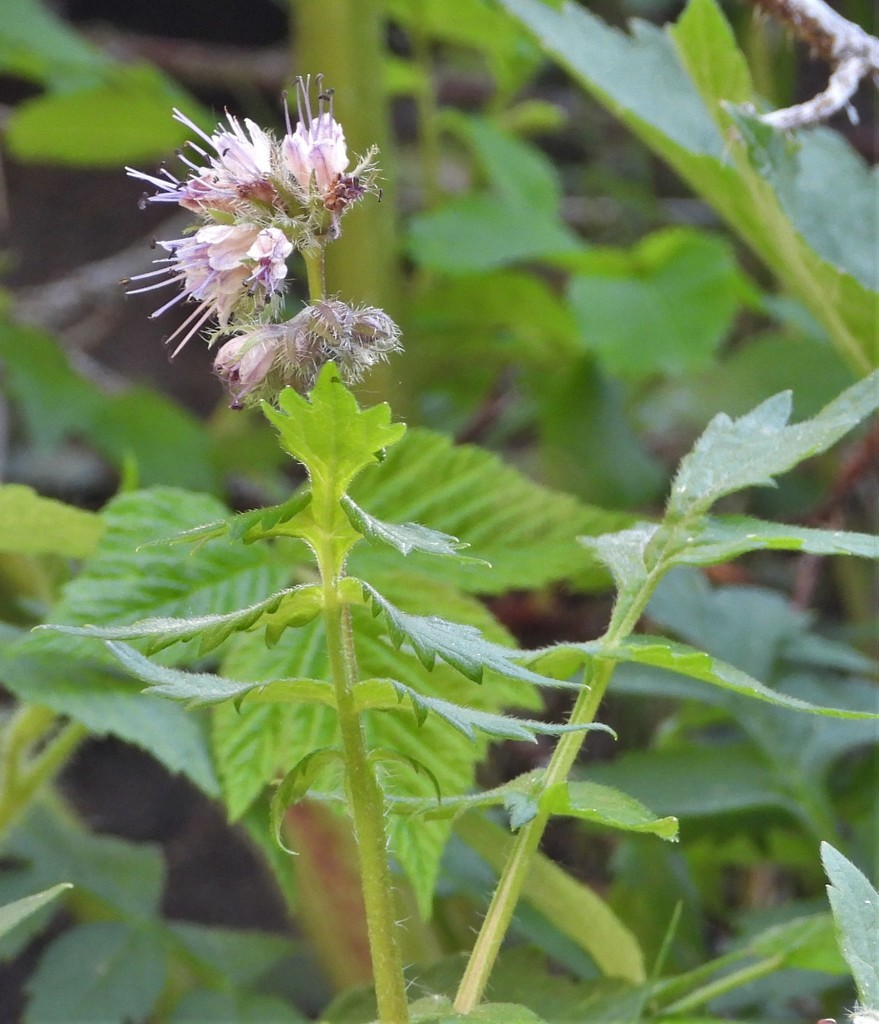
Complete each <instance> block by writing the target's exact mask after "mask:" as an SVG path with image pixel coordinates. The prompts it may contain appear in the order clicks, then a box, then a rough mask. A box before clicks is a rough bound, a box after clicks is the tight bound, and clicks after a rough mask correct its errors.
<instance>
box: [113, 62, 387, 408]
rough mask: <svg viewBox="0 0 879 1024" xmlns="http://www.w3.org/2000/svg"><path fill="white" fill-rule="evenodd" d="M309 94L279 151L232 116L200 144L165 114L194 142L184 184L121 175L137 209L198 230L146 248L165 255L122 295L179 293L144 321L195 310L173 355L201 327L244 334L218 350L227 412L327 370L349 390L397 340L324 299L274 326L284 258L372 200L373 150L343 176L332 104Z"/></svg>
mask: <svg viewBox="0 0 879 1024" xmlns="http://www.w3.org/2000/svg"><path fill="white" fill-rule="evenodd" d="M316 85H317V92H318V96H317V107H316V111H315V109H314V108H313V107H312V98H311V81H310V79H305V80H302V79H300V80H299V81H298V82H297V87H296V93H297V112H298V115H299V120H298V123H297V125H296V127H295V129H294V128H293V127H292V126H291V124H290V115H289V111H287V125H286V127H287V131H286V134H285V135H284V137H283V139H282V140H281V141H280V142H278V141H277V140H276V139H275V138H274V137H273V136H272V135H271V134H270V133H269V132H267V131H264V130H263V129H262V128H260V127H259V125H257V124H255V123H254V122H253V121H250V120H248V119H245V120H244V123H243V125H242V123H241V122H240V121H239V120H238V119H237V118H236V117H234V116H233V115H231V114H227V115H226V122H227V124H226V125H222V124H221V125H218V126H217V128H216V130H215V131H214V132H213V134H210V135H209V134H207V133H206V132H204V131H202V129H200V128H199V127H198V125H196V124H195V123H194V122H193V121H191V120H190V119H189V118H188V117H186V115H184V114H182V113H181V112H180V111H179V110H175V111H174V117H175V118H176V120H178V121H179V122H180V123H181V124H184V125H185V126H186V127H187V128H189V129H191V130H192V131H193V132H194V133H195V134H196V135H197V136H198V137H199V140H200V141H199V142H192V141H190V142H189V143H188V144H187V151H185V152H181V153H179V154H178V155H179V157H180V160H181V161H182V163H183V165H184V166H185V167H186V168H187V174H186V175H185V176H184V177H182V178H177V177H176V176H175V175H174V174H172V173H171V172H170V171H169V170H167V169H165V168H162V169H161V170H160V171H159V172H158V173H157V174H155V175H153V174H146V173H144V172H143V171H139V170H135V169H134V168H130V167H129V168H127V171H128V174H129V175H130V176H131V177H134V178H138V179H140V180H142V181H145V182H147V183H148V184H150V185H151V186H153V187H154V188H155V189H156V192H155V194H153V195H145V196H144V198H143V200H142V204H146V203H176V204H177V205H179V206H181V207H183V208H184V209H186V210H190V211H192V212H193V213H194V214H196V215H198V216H199V218H200V221H201V222H200V224H197V225H195V226H194V229H193V233H192V234H191V235H187V236H185V237H183V238H176V239H172V240H169V241H158V242H157V243H156V244H157V245H158V246H160V247H161V248H162V249H164V250H165V251H166V252H167V253H169V255H168V256H163V257H160V258H159V259H157V260H155V263H156V264H157V265H158V267H157V269H156V270H153V271H150V272H149V273H146V274H140V275H138V276H136V277H132V278H131V281H132V282H135V283H138V286H137V287H135V288H133V289H131V293H139V292H147V291H152V290H153V289H157V288H163V287H166V286H168V285H173V286H175V287H178V288H179V289H180V291H179V292H178V293H177V294H176V295H175V296H174V297H173V298H172V299H171V300H170V301H168V302H166V303H165V304H164V305H162V306H161V307H160V308H159V309H157V310H156V311H155V312H154V313H153V314H152V316H153V317H157V316H160V315H161V314H162V313H164V312H165V311H166V310H168V309H170V308H171V307H172V306H175V305H177V304H178V303H179V302H191V303H194V304H195V309H194V310H193V311H192V313H191V314H190V315H189V316H188V317H187V319H186V320H185V321H184V322H183V323H182V324H181V325H180V326H179V327H178V328H177V329H176V330H175V331H174V333H173V334H172V335H171V337H170V338H169V339H168V340H169V341H177V345H176V347H175V349H174V352H173V354H174V355H176V354H177V353H178V352H179V351H180V349H182V348H183V346H184V345H185V344H186V343H187V341H189V339H190V338H192V337H193V335H195V334H196V333H198V332H199V331H200V330H202V328H205V327H206V326H207V325H208V324H209V323H211V322H212V321H216V326H215V327H214V328H213V329H212V330H211V332H210V334H209V335H208V340H209V344H213V343H214V342H215V341H217V340H219V339H221V338H223V337H224V336H227V335H230V334H232V333H233V332H236V331H241V332H243V333H241V334H239V335H238V336H237V337H233V338H231V340H228V341H226V342H225V344H224V345H223V346H222V347H221V349H220V350H219V353H218V355H217V359H216V363H215V369H216V372H217V374H218V375H219V376H220V377H221V378H222V379H223V380H224V381H226V383H227V384H228V385H229V388H230V391H231V393H232V396H233V400H234V404H236V405H240V404H241V403H242V401H243V400H245V399H247V400H255V398H256V397H266V396H271V389H272V388H273V387H274V388H276V389H280V387H283V386H284V385H285V384H288V383H295V384H296V385H297V386H308V385H309V384H310V383H312V382H313V380H314V377H315V375H316V372H317V369H319V367H320V366H321V365H322V364H323V363H325V362H327V361H328V360H329V359H335V360H337V361H338V362H339V364H340V369H341V370H342V372H343V374H344V375H345V376H346V379H348V380H355V379H358V378H359V376H360V375H361V374H362V373H363V372H364V370H365V369H366V368H368V367H369V366H370V365H372V364H373V363H375V362H376V361H377V360H378V359H381V358H383V357H384V356H385V355H386V354H387V353H388V352H390V351H393V350H394V349H395V348H398V347H399V331H398V329H397V327H396V325H395V324H393V322H392V321H391V320H390V319H389V318H388V317H387V316H385V314H384V313H382V312H381V310H375V309H370V308H367V309H359V310H357V309H352V308H351V307H348V306H345V305H344V303H342V302H339V301H338V300H335V299H333V300H328V301H322V302H318V303H316V305H315V306H309V307H307V308H306V309H305V310H303V311H302V312H301V313H300V314H299V315H298V316H296V317H294V318H293V319H292V320H290V321H289V322H287V323H281V324H279V323H275V322H274V321H275V320H276V319H277V316H278V314H279V312H280V309H281V304H282V298H283V294H284V291H285V289H286V285H287V259H288V257H289V256H290V254H291V253H292V252H293V251H294V250H297V249H298V250H310V251H312V252H313V251H314V250H315V249H316V248H317V247H322V246H325V245H326V244H327V243H328V242H330V241H332V240H333V239H334V238H337V237H338V235H339V231H340V224H339V222H340V218H341V216H342V214H344V213H345V211H346V210H347V209H348V208H349V207H350V206H351V205H352V204H353V203H354V202H356V201H357V200H358V199H360V198H361V197H362V196H363V195H364V194H365V193H367V192H377V191H378V190H377V189H376V187H375V176H376V171H375V168H374V165H373V157H374V151H371V152H370V153H368V154H367V156H366V157H365V158H364V159H363V160H361V161H360V163H359V164H358V165H357V166H356V167H355V168H353V169H352V170H351V171H349V169H348V163H349V161H348V150H347V146H346V144H345V134H344V132H343V131H342V127H341V125H340V124H339V123H338V122H337V121H336V120H335V118H334V116H333V108H332V93H331V92H325V91H324V90H323V87H322V86H323V83H322V80H321V78H320V76H318V78H317V79H316ZM139 282H147V283H144V284H140V283H139ZM316 311H317V312H316ZM355 350H358V351H357V352H355ZM360 350H362V351H360Z"/></svg>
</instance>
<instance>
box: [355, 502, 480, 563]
mask: <svg viewBox="0 0 879 1024" xmlns="http://www.w3.org/2000/svg"><path fill="white" fill-rule="evenodd" d="M342 508H343V509H344V511H345V515H347V516H348V520H349V522H350V523H351V525H352V526H353V527H354V529H355V530H357V531H358V533H361V534H363V536H364V537H366V539H367V540H371V541H375V542H377V543H380V544H388V545H390V546H391V547H392V548H396V550H397V551H399V552H400V553H401V554H403V555H409V554H411V553H412V552H413V551H421V552H422V553H423V554H426V555H445V556H446V557H451V558H458V559H460V560H461V561H463V562H473V563H476V564H480V565H485V566H488V564H489V563H488V562H486V561H485V560H484V559H482V558H472V557H470V556H468V555H462V554H461V552H460V549H461V548H466V547H469V546H470V545H469V544H464V543H462V542H461V541H459V540H458V538H457V537H452V536H451V535H450V534H448V533H441V532H440V531H439V530H431V529H430V528H429V527H427V526H421V525H419V524H418V523H385V522H382V520H381V519H376V518H375V517H374V516H371V515H369V513H368V512H364V510H363V509H362V508H360V506H359V505H357V504H355V502H353V501H352V500H351V499H350V498H349V497H348V496H347V495H345V496H344V497H343V498H342Z"/></svg>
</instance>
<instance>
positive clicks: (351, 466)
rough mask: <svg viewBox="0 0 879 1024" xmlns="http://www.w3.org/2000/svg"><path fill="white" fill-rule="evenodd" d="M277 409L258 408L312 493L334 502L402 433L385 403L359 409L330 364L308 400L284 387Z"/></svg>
mask: <svg viewBox="0 0 879 1024" xmlns="http://www.w3.org/2000/svg"><path fill="white" fill-rule="evenodd" d="M278 405H279V406H280V410H277V409H274V408H272V407H271V406H268V405H266V404H264V405H263V410H264V412H265V415H266V417H267V418H268V419H269V420H270V421H271V422H272V424H273V425H274V426H275V428H276V429H277V430H278V432H279V434H280V435H281V443H282V445H283V446H284V448H285V449H286V450H287V451H288V452H289V453H290V454H291V455H292V456H294V458H296V459H298V460H299V461H300V462H301V463H302V464H303V465H304V466H305V467H306V469H307V470H308V474H309V477H310V479H311V482H312V487H313V489H314V490H315V492H317V491H318V490H320V491H321V492H322V494H323V495H326V496H327V497H328V498H331V499H332V500H335V501H338V500H339V499H340V498H341V497H342V495H343V494H344V493H345V491H346V490H347V489H348V485H349V484H350V483H351V481H352V480H353V479H354V477H355V476H356V475H357V474H358V473H359V472H360V471H361V470H362V469H364V468H365V467H366V466H369V465H371V464H372V463H374V462H376V461H377V460H378V459H379V458H380V457H381V453H382V452H383V451H384V449H385V448H389V447H390V446H391V445H393V444H395V443H396V442H397V441H399V440H400V438H401V437H402V436H403V434H404V433H405V431H406V427H405V425H404V424H402V423H391V410H390V407H389V406H388V405H387V404H386V403H382V404H380V405H375V406H372V408H369V409H361V408H360V407H359V406H358V404H357V400H356V399H355V398H354V396H353V395H352V394H351V392H350V391H349V390H348V389H347V388H346V387H345V385H344V384H343V383H342V381H341V379H340V377H339V373H338V370H337V369H336V367H335V366H333V365H332V364H331V363H329V364H327V365H326V366H325V367H324V368H323V370H321V372H320V375H319V377H318V379H317V383H316V384H315V386H314V388H313V389H312V391H311V392H310V394H309V397H308V398H303V396H302V395H300V394H298V392H296V391H294V390H293V389H292V388H286V389H285V390H284V391H282V392H281V395H280V397H279V399H278Z"/></svg>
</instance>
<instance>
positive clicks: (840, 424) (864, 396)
mask: <svg viewBox="0 0 879 1024" xmlns="http://www.w3.org/2000/svg"><path fill="white" fill-rule="evenodd" d="M877 408H879V371H876V372H875V373H872V374H871V375H870V376H869V377H867V378H865V379H864V380H862V381H859V382H858V383H857V384H854V385H852V387H850V388H848V389H847V390H846V391H844V392H843V393H842V394H841V395H840V396H839V397H838V398H836V399H834V401H832V402H830V403H829V404H828V405H826V406H825V407H824V408H823V409H822V410H821V412H819V413H818V414H817V415H816V416H813V417H812V418H811V419H809V420H804V421H802V422H801V423H796V424H793V425H790V426H789V425H788V419H789V418H790V412H791V396H790V392H782V393H780V394H778V395H775V396H774V397H772V398H769V399H767V400H766V401H765V402H763V403H761V404H760V405H758V406H757V408H756V409H753V410H752V411H751V412H749V413H747V414H746V415H744V416H742V417H740V418H739V419H737V420H731V419H730V418H729V417H728V416H726V415H725V414H723V413H721V414H720V415H718V416H715V417H714V419H713V420H712V421H711V422H710V423H709V424H708V426H707V427H706V429H705V431H704V433H703V434H702V436H701V437H700V438H699V439H698V441H697V442H696V444H695V446H694V447H693V450H692V451H691V452H690V453H689V455H686V456H684V458H683V459H682V460H681V464H680V466H679V467H678V471H677V474H676V476H675V479H674V482H673V484H672V490H671V498H670V500H669V504H668V514H669V515H670V516H673V517H675V518H681V519H683V518H686V517H689V518H693V517H694V516H696V515H699V514H701V513H703V512H706V511H707V510H708V509H709V508H710V506H711V505H713V504H714V502H715V501H717V500H718V499H719V498H722V497H723V496H724V495H726V494H731V493H732V492H734V491H739V490H742V489H743V488H745V487H753V486H767V485H771V484H772V483H773V477H774V476H776V475H778V474H779V473H784V472H786V471H787V470H789V469H791V468H793V467H794V466H796V465H797V464H798V463H800V462H802V461H803V460H804V459H807V458H809V457H810V456H812V455H816V454H818V453H819V452H823V451H825V450H826V449H827V448H829V447H830V446H831V445H832V444H834V443H835V442H836V441H838V440H839V439H840V438H841V437H842V436H843V435H844V434H846V433H848V431H849V430H851V429H852V428H853V427H855V426H857V424H858V423H860V422H861V420H863V419H864V418H865V417H867V416H869V415H870V414H871V413H872V412H874V411H875V410H876V409H877Z"/></svg>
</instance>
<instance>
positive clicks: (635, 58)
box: [503, 0, 879, 372]
mask: <svg viewBox="0 0 879 1024" xmlns="http://www.w3.org/2000/svg"><path fill="white" fill-rule="evenodd" d="M503 6H504V7H505V8H506V9H507V10H509V11H510V12H511V13H512V14H514V15H515V16H516V17H517V18H519V20H520V21H521V22H522V24H523V25H525V26H526V27H527V28H528V29H529V30H530V31H531V32H533V33H534V35H535V37H536V38H537V39H538V40H539V41H540V42H541V44H542V45H543V47H544V49H545V50H546V51H547V52H548V53H549V54H551V55H552V56H554V57H555V58H556V59H557V60H558V61H559V62H560V63H562V64H563V65H564V66H566V67H567V68H568V69H569V70H570V71H571V73H572V74H573V75H574V76H575V77H576V78H577V80H578V81H579V82H580V83H581V84H582V85H583V86H584V88H586V89H587V90H588V91H589V92H590V93H591V94H592V95H593V96H594V97H595V98H596V99H598V100H599V102H601V103H603V104H604V105H605V106H607V107H608V108H609V109H610V110H611V111H612V112H613V113H614V114H616V115H617V116H618V117H619V118H621V120H622V121H623V122H624V123H625V124H626V126H627V127H629V128H630V129H631V130H632V131H633V132H635V134H636V135H637V136H638V137H639V138H641V139H642V140H643V141H644V142H645V143H646V144H647V145H648V146H650V147H651V149H653V151H654V152H656V153H657V154H658V155H659V156H661V157H662V158H663V159H665V160H666V161H667V162H668V163H669V164H670V165H671V166H672V168H674V170H676V171H677V172H678V173H679V174H680V175H681V177H682V178H683V179H684V180H685V181H686V182H687V183H688V184H689V185H690V186H691V187H692V188H693V190H694V191H695V192H696V193H697V194H698V195H700V196H702V197H703V198H705V199H707V200H708V202H710V203H711V204H712V205H713V206H714V208H715V209H716V210H717V211H718V213H719V214H720V215H721V216H722V217H723V219H724V220H725V221H726V222H727V223H728V224H729V225H730V227H731V228H732V229H733V230H734V231H736V232H738V233H739V234H740V235H741V237H742V238H743V239H744V240H745V241H746V242H747V243H748V244H749V245H750V246H751V247H752V248H753V249H754V251H755V252H757V253H758V255H759V256H760V257H761V258H762V259H763V260H764V261H765V262H766V264H767V265H768V266H769V267H770V268H771V270H772V271H773V272H774V273H775V274H776V275H777V277H778V279H779V281H780V282H781V283H782V284H783V285H784V286H785V288H786V289H787V290H788V291H789V292H790V293H791V294H793V295H795V296H797V298H799V299H800V301H801V302H802V303H803V305H804V306H806V308H808V309H809V310H810V312H811V313H812V314H813V316H814V317H815V318H816V319H817V320H818V321H819V322H820V323H822V324H823V325H824V326H825V327H826V328H827V330H828V333H829V334H830V335H831V337H832V338H833V341H834V344H835V345H837V347H838V348H839V349H840V351H841V352H842V353H843V354H844V356H845V358H846V359H847V360H848V361H849V363H850V364H851V365H852V366H854V367H856V368H857V369H858V370H859V371H860V372H863V371H864V370H866V369H869V367H870V366H871V365H874V364H875V362H876V359H877V356H879V352H877V348H876V344H877V337H879V336H877V335H876V333H875V331H874V330H873V325H874V324H875V322H876V316H877V306H876V300H877V296H876V292H875V289H876V279H875V264H874V260H873V253H874V249H875V238H874V234H873V226H872V224H873V221H872V217H871V216H870V215H869V212H868V209H869V207H870V206H871V205H874V202H875V201H874V199H873V198H871V197H870V190H871V189H873V188H874V185H875V177H876V173H875V171H874V172H872V173H870V172H868V171H867V169H866V167H865V166H864V164H863V163H862V162H861V161H860V160H859V158H858V157H857V156H856V154H854V153H853V152H851V150H850V149H849V148H848V147H847V145H846V144H845V143H844V142H843V140H842V139H841V138H840V137H838V136H836V135H835V133H832V132H829V131H827V130H826V129H820V128H819V129H815V130H813V131H810V132H803V133H800V135H799V136H798V138H797V146H798V149H797V155H796V162H795V163H790V162H789V161H788V162H786V163H785V165H784V171H785V172H788V171H790V173H789V174H788V180H787V182H786V183H785V186H784V187H783V188H781V189H780V190H779V192H778V193H776V191H775V190H774V188H773V185H774V183H775V179H774V177H773V176H772V174H773V171H772V163H771V160H768V159H767V158H766V157H765V155H763V154H762V153H757V152H755V149H754V147H753V146H751V147H750V148H749V146H748V143H747V141H745V140H743V139H742V138H741V134H740V132H734V131H730V127H731V125H732V119H731V117H730V115H729V114H727V113H725V112H724V110H723V108H722V106H721V104H722V102H723V101H728V100H732V101H733V102H737V103H742V102H744V101H752V100H753V99H754V96H753V94H752V87H751V85H750V82H749V80H748V76H747V70H746V68H745V65H744V62H743V61H742V59H741V56H740V55H739V54H738V51H737V49H736V46H735V41H734V39H733V36H732V32H731V30H730V28H729V26H728V25H727V23H726V22H725V21H724V19H723V15H722V14H721V12H720V10H719V8H718V7H717V5H716V4H715V3H714V0H691V3H690V4H689V6H688V7H687V10H686V12H685V13H684V14H683V15H682V17H681V20H680V21H679V22H678V25H677V26H676V27H674V28H672V29H671V30H670V31H669V32H668V33H663V32H662V31H661V30H660V29H657V28H655V27H653V26H652V25H648V24H647V23H645V22H643V21H634V22H632V23H631V30H630V33H629V34H626V33H623V32H620V31H617V30H616V29H612V28H610V27H609V26H608V25H606V24H605V23H604V22H603V21H601V19H600V18H598V17H596V16H595V15H594V14H592V13H591V12H590V11H588V10H586V9H585V8H584V7H582V6H580V5H578V4H573V3H567V4H564V5H563V6H562V8H561V9H560V10H553V9H552V8H551V7H549V6H547V5H546V4H544V3H542V2H541V0H503ZM691 76H692V77H691ZM778 141H779V143H781V140H778ZM767 174H769V179H768V180H767V176H766V175H767ZM838 199H839V200H840V201H839V202H838V201H837V200H838ZM831 208H832V209H833V210H834V215H833V217H826V216H821V215H820V214H819V213H818V211H826V210H827V209H831ZM837 211H838V216H837ZM819 220H820V221H821V223H820V225H819V224H818V221H819Z"/></svg>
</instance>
